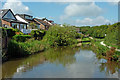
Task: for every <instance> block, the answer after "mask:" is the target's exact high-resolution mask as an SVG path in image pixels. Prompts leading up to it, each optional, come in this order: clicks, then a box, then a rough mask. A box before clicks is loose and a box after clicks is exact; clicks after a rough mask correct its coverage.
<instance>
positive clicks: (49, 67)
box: [2, 46, 118, 78]
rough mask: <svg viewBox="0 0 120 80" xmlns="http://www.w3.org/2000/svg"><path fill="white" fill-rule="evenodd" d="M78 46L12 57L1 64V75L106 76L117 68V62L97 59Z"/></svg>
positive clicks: (85, 48)
mask: <svg viewBox="0 0 120 80" xmlns="http://www.w3.org/2000/svg"><path fill="white" fill-rule="evenodd" d="M89 49H90V47H89V46H84V47H82V48H81V49H80V48H69V47H59V48H52V49H49V50H47V51H45V52H42V53H40V54H36V55H31V56H29V57H27V58H22V59H17V60H12V61H8V62H6V63H4V64H3V65H2V72H3V73H2V77H3V78H6V77H7V78H11V77H14V78H16V77H17V78H21V77H23V78H24V77H35V78H40V77H49V78H50V77H64V78H65V77H69V78H70V77H72V78H78V77H79V78H86V77H87V78H106V77H116V76H117V75H118V74H116V76H114V75H113V76H111V74H114V73H116V72H118V63H116V62H109V61H108V62H107V61H103V60H102V62H101V60H98V59H97V58H96V55H95V54H94V53H93V52H92V51H91V50H89Z"/></svg>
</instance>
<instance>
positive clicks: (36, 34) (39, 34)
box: [31, 30, 46, 40]
mask: <svg viewBox="0 0 120 80" xmlns="http://www.w3.org/2000/svg"><path fill="white" fill-rule="evenodd" d="M45 33H46V31H45V30H32V31H31V35H32V37H34V38H35V40H36V39H39V38H40V39H42V38H43V36H44V35H45Z"/></svg>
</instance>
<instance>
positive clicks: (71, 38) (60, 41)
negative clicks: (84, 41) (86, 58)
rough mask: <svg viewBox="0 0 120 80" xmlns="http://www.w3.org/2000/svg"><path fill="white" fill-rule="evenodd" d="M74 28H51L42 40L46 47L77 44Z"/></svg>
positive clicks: (56, 26)
mask: <svg viewBox="0 0 120 80" xmlns="http://www.w3.org/2000/svg"><path fill="white" fill-rule="evenodd" d="M76 33H77V32H76V28H75V27H71V26H69V27H68V26H64V27H60V26H58V25H55V26H51V27H50V28H49V30H48V31H47V32H46V35H45V36H44V38H43V42H44V43H46V44H47V45H48V46H67V45H73V44H76V43H77V40H76Z"/></svg>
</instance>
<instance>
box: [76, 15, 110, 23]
mask: <svg viewBox="0 0 120 80" xmlns="http://www.w3.org/2000/svg"><path fill="white" fill-rule="evenodd" d="M109 23H111V21H109V20H108V19H105V18H104V17H103V16H98V17H96V18H93V19H92V18H84V19H83V20H80V19H77V20H75V24H76V25H103V24H109Z"/></svg>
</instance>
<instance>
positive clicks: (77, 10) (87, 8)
mask: <svg viewBox="0 0 120 80" xmlns="http://www.w3.org/2000/svg"><path fill="white" fill-rule="evenodd" d="M101 13H102V9H101V8H100V7H99V6H97V5H96V4H95V3H94V2H88V3H79V4H78V3H71V4H69V5H68V6H67V7H66V8H65V9H64V14H63V15H62V16H61V17H60V19H61V20H64V19H67V18H69V17H80V16H82V17H93V16H99V15H100V14H101Z"/></svg>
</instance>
